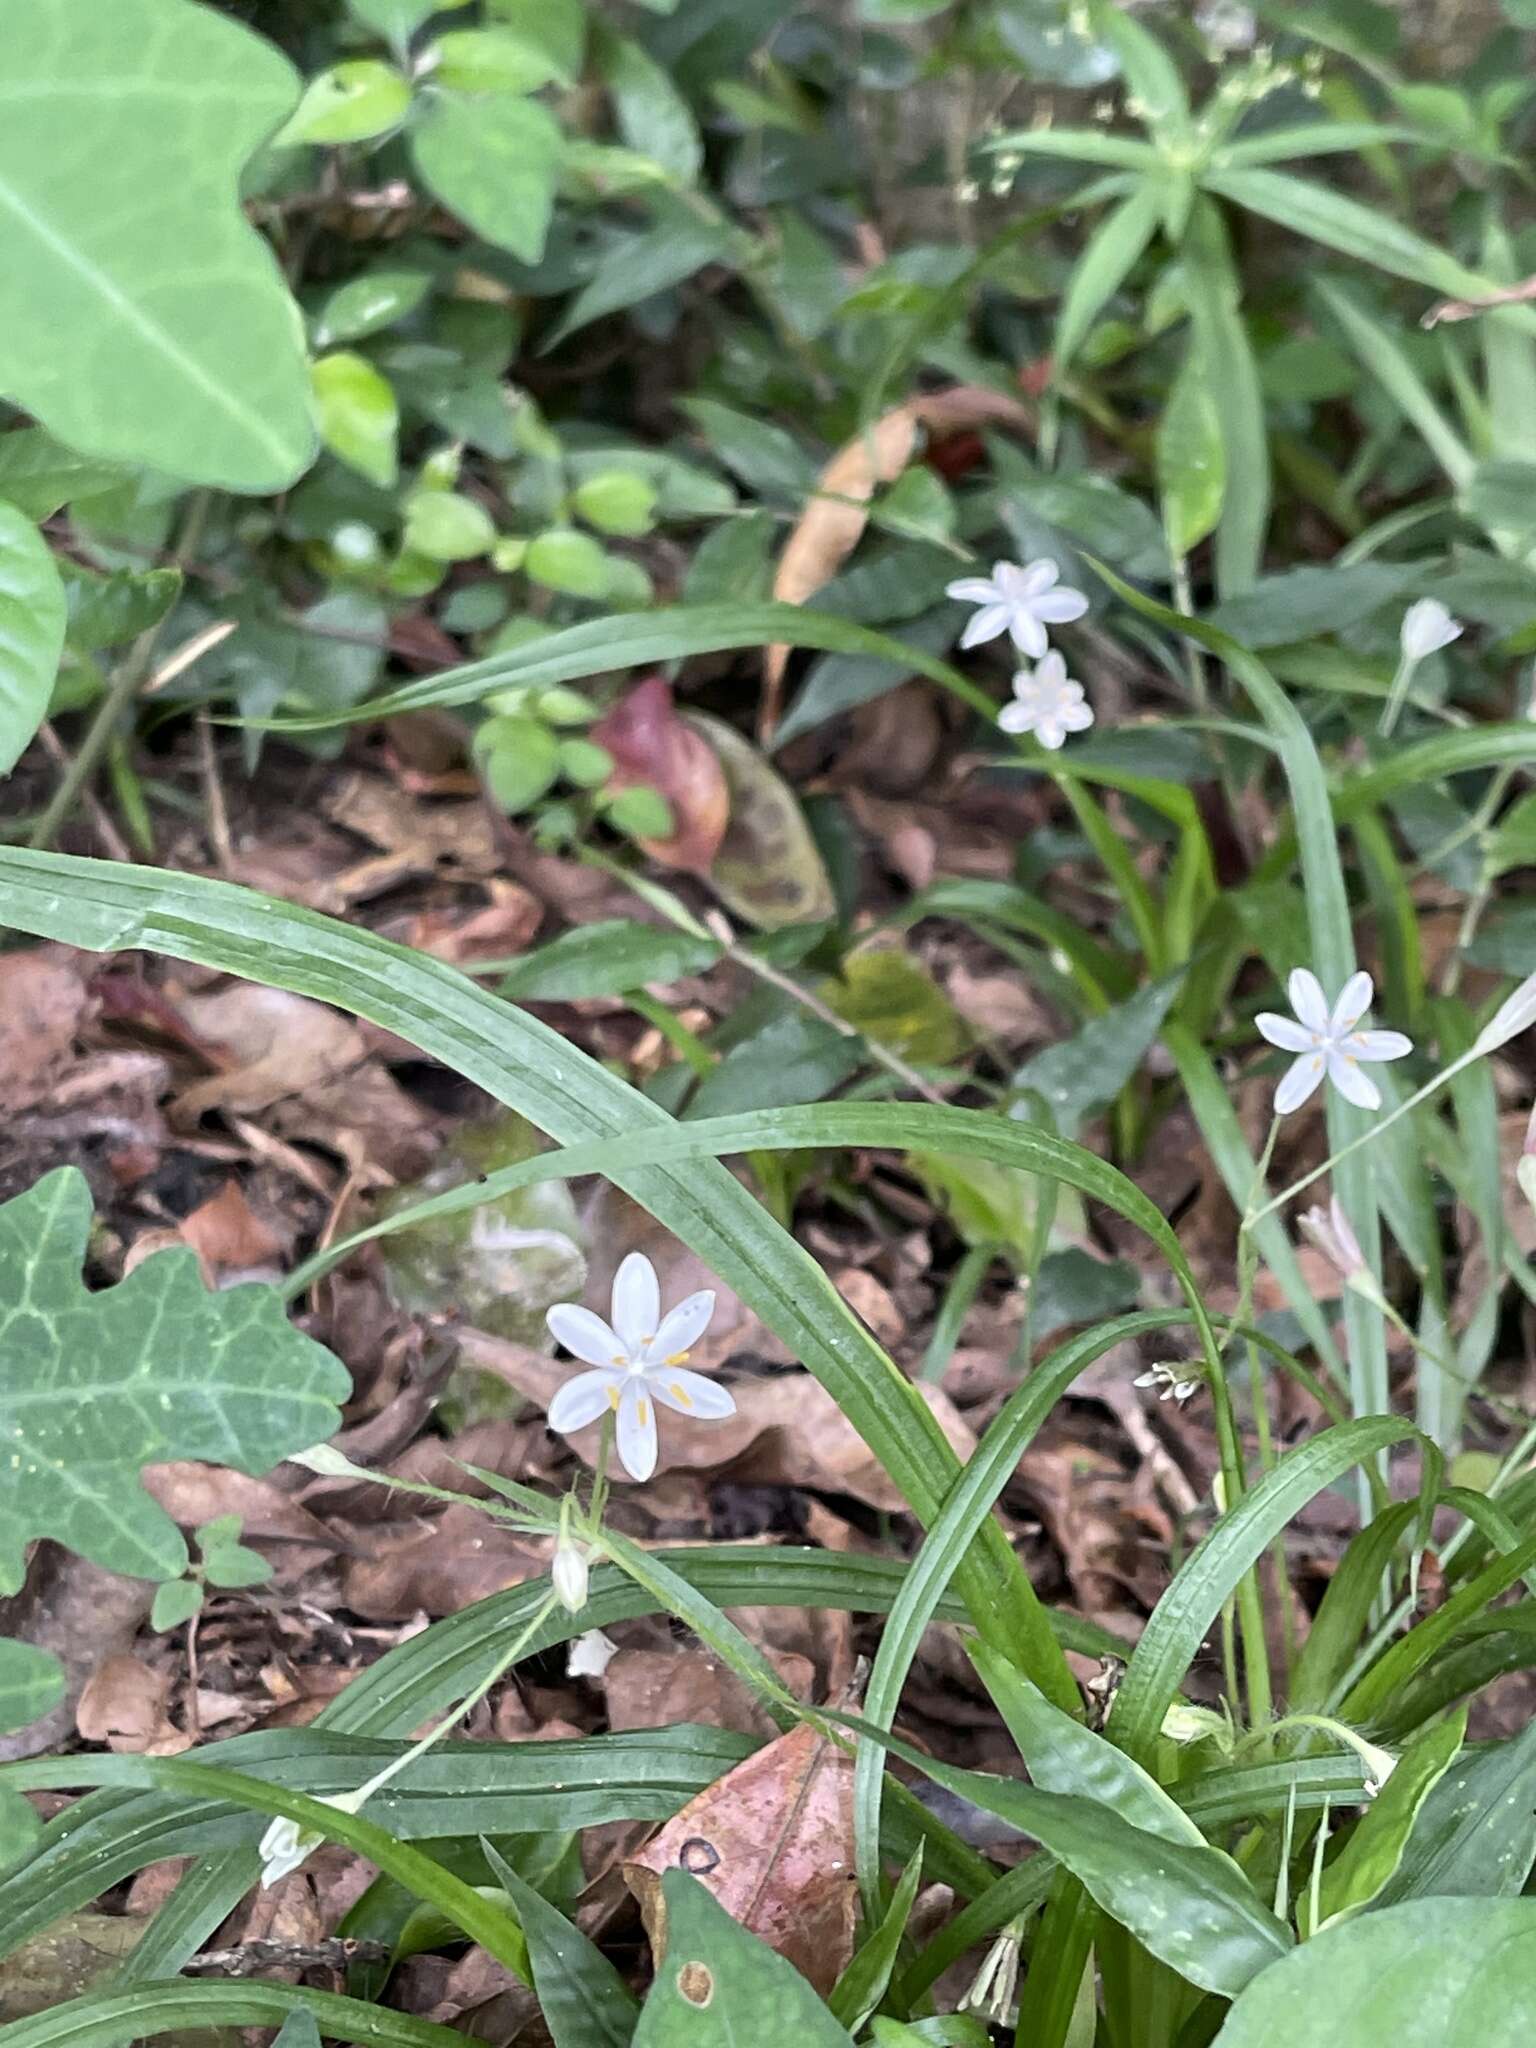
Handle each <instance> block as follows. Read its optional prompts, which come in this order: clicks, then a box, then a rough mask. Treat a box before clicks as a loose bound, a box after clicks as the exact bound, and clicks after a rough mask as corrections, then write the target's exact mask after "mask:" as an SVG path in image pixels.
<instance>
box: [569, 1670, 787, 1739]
mask: <svg viewBox="0 0 1536 2048" xmlns="http://www.w3.org/2000/svg"><path fill="white" fill-rule="evenodd" d="M770 1661H771V1663H772V1664H773V1666H774V1668H775V1669H776V1670H777V1672H778V1674H779V1676H780V1678H781V1679H783V1681H784V1684H785V1686H786V1687H787V1688H788V1690H789V1691H790V1692H791V1693H793V1694H794V1696H795V1698H796V1699H801V1700H804V1699H809V1698H810V1690H811V1686H812V1685H813V1684H814V1682H815V1678H816V1672H815V1667H814V1666H813V1665H812V1664H811V1662H810V1660H809V1658H806V1657H800V1656H796V1655H795V1654H794V1653H793V1652H791V1653H789V1654H788V1655H770ZM603 1694H604V1697H605V1699H606V1700H607V1703H608V1725H609V1727H610V1728H612V1729H613V1731H614V1732H615V1734H623V1733H624V1732H626V1731H627V1730H629V1729H633V1728H675V1727H678V1726H679V1725H681V1724H682V1723H684V1722H695V1723H698V1724H699V1725H700V1726H703V1727H706V1728H734V1729H735V1730H736V1731H737V1733H738V1734H741V1735H762V1736H770V1735H772V1734H773V1732H774V1723H773V1719H772V1717H771V1716H770V1715H769V1714H768V1713H766V1712H765V1711H764V1709H763V1706H762V1704H761V1703H760V1701H759V1700H758V1698H757V1695H756V1694H755V1693H754V1692H753V1691H752V1690H751V1688H750V1687H749V1686H747V1685H746V1684H744V1683H743V1681H742V1680H741V1679H739V1678H738V1677H737V1676H736V1675H735V1673H734V1672H733V1671H731V1670H730V1669H729V1668H728V1667H727V1666H726V1665H724V1664H722V1663H720V1662H719V1661H718V1659H716V1658H714V1657H712V1656H711V1655H710V1654H709V1652H708V1651H707V1650H701V1649H671V1650H620V1651H619V1653H618V1655H617V1656H616V1657H615V1658H614V1659H613V1661H612V1663H611V1664H610V1665H609V1666H608V1669H607V1670H606V1671H605V1672H604V1673H603Z"/></svg>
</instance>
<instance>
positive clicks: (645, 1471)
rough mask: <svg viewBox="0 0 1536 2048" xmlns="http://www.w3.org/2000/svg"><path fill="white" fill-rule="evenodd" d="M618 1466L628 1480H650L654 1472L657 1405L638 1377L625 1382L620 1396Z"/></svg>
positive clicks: (617, 1445)
mask: <svg viewBox="0 0 1536 2048" xmlns="http://www.w3.org/2000/svg"><path fill="white" fill-rule="evenodd" d="M614 1441H615V1445H616V1447H617V1450H618V1453H619V1463H620V1464H621V1465H622V1466H623V1467H624V1470H625V1471H626V1472H627V1473H628V1474H629V1476H630V1478H631V1479H649V1478H650V1476H651V1474H652V1473H653V1472H654V1471H655V1470H656V1452H657V1441H656V1403H655V1402H654V1401H653V1400H652V1399H651V1395H650V1389H649V1388H648V1387H647V1385H646V1383H645V1381H644V1380H643V1379H642V1378H641V1377H640V1375H639V1374H638V1373H634V1374H632V1375H631V1376H630V1377H629V1378H628V1379H627V1380H626V1381H625V1382H624V1390H623V1392H622V1393H621V1394H620V1396H619V1426H618V1429H617V1431H616V1432H615V1438H614Z"/></svg>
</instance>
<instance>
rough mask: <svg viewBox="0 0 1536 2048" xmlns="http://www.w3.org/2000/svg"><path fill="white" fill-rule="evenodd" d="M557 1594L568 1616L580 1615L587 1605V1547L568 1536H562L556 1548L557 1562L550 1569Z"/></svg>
mask: <svg viewBox="0 0 1536 2048" xmlns="http://www.w3.org/2000/svg"><path fill="white" fill-rule="evenodd" d="M549 1575H550V1577H551V1579H552V1580H553V1581H554V1586H555V1594H556V1597H557V1598H558V1599H559V1602H560V1605H561V1606H562V1607H563V1608H564V1609H565V1611H566V1613H567V1614H580V1612H581V1610H582V1609H583V1607H585V1606H586V1604H587V1584H588V1577H589V1574H588V1568H587V1546H586V1545H585V1544H584V1543H576V1542H574V1541H572V1539H571V1538H570V1537H568V1536H562V1537H561V1539H560V1541H559V1543H558V1544H557V1545H556V1548H555V1561H554V1563H553V1565H552V1566H551V1567H550V1574H549Z"/></svg>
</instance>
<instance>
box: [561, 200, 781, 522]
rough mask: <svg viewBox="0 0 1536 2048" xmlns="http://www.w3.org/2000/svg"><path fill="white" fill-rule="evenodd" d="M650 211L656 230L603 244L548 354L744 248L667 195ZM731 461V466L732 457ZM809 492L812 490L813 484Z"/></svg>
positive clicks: (717, 223)
mask: <svg viewBox="0 0 1536 2048" xmlns="http://www.w3.org/2000/svg"><path fill="white" fill-rule="evenodd" d="M649 211H650V213H651V214H652V216H653V217H654V225H653V226H651V227H647V228H642V229H640V230H639V231H638V232H637V233H634V234H629V235H625V236H624V237H623V238H622V239H620V238H617V237H615V238H614V239H612V240H610V241H608V242H606V243H605V244H603V245H602V248H601V253H600V257H599V261H598V265H597V268H596V270H595V271H594V272H593V275H592V277H591V278H590V279H589V281H588V282H587V283H586V284H584V285H583V286H582V288H581V290H580V291H579V292H577V294H576V295H575V297H574V298H573V299H572V300H571V302H570V304H569V305H568V306H567V307H566V309H565V311H564V312H563V313H562V314H561V316H560V318H559V319H558V320H557V321H556V322H555V324H554V326H553V327H552V328H551V330H550V332H549V333H548V334H547V335H546V336H545V337H544V343H543V346H544V350H545V352H546V353H547V352H548V351H549V350H550V349H552V348H555V347H557V346H558V345H559V344H560V343H561V342H562V341H565V340H566V339H567V338H568V337H569V336H571V335H572V334H574V333H576V331H577V329H578V328H582V327H587V326H590V324H591V323H592V322H593V321H594V320H602V319H606V318H607V316H608V315H609V314H610V313H621V312H623V311H625V309H626V308H628V307H630V306H637V305H639V304H640V303H641V301H642V300H645V299H652V298H655V297H656V296H657V294H658V293H660V292H665V291H670V290H671V289H672V287H673V286H674V285H678V284H681V283H682V282H683V280H684V278H688V277H692V276H693V275H694V273H695V272H696V271H699V270H702V269H703V268H704V266H705V264H706V263H726V262H729V261H731V259H732V256H733V252H734V251H735V250H737V249H738V247H739V246H740V245H739V243H738V242H737V240H736V238H734V237H733V236H732V234H731V232H730V230H729V228H728V227H727V226H726V225H725V224H724V223H723V222H722V221H721V220H720V219H719V218H718V217H717V216H716V215H715V214H714V213H713V212H711V213H708V214H701V213H699V212H696V211H695V209H694V208H693V207H692V206H688V205H685V204H683V203H682V202H681V201H680V200H678V199H675V198H672V197H670V196H669V195H668V194H667V193H666V192H658V193H656V194H655V196H654V197H653V198H652V199H651V201H650V204H649ZM738 260H739V258H738ZM705 402H706V401H704V400H699V401H687V400H685V401H684V403H683V410H684V411H687V410H689V409H690V406H691V405H692V404H693V403H699V404H703V403H705ZM721 410H722V411H728V410H729V408H728V407H722V408H721ZM763 431H764V433H765V434H774V433H776V432H777V431H778V430H777V429H775V428H771V427H767V426H765V427H764V429H763ZM725 459H726V460H727V462H729V458H728V457H727V458H725ZM804 488H805V489H806V490H809V489H810V488H811V485H810V482H809V481H807V482H806V483H805V485H804Z"/></svg>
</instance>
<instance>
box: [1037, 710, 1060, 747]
mask: <svg viewBox="0 0 1536 2048" xmlns="http://www.w3.org/2000/svg"><path fill="white" fill-rule="evenodd" d="M1066 737H1067V735H1066V729H1065V727H1064V726H1063V725H1062V724H1061V722H1060V720H1059V719H1056V718H1050V717H1047V718H1042V719H1041V721H1040V723H1039V724H1038V725H1037V726H1036V727H1035V738H1036V739H1037V740H1038V741H1039V742H1040V744H1041V746H1042V747H1045V748H1047V749H1048V750H1049V751H1050V752H1051V753H1053V754H1054V753H1055V752H1056V750H1057V748H1058V747H1060V746H1061V745H1062V743H1063V742H1064V740H1065V739H1066Z"/></svg>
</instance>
